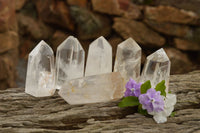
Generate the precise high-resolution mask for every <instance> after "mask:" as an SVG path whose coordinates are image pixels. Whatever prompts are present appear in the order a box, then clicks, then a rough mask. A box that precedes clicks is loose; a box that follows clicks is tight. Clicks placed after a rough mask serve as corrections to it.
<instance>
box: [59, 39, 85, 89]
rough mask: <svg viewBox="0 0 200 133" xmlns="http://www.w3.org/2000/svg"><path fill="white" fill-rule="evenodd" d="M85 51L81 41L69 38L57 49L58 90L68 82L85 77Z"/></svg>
mask: <svg viewBox="0 0 200 133" xmlns="http://www.w3.org/2000/svg"><path fill="white" fill-rule="evenodd" d="M84 62H85V51H84V50H83V48H82V46H81V44H80V43H79V41H78V40H77V39H76V38H75V37H73V36H69V37H68V38H67V39H66V40H65V41H64V42H62V43H61V44H60V46H59V47H58V48H57V53H56V88H57V89H60V88H61V86H62V84H63V83H64V82H65V81H66V80H70V79H74V78H80V77H83V75H84Z"/></svg>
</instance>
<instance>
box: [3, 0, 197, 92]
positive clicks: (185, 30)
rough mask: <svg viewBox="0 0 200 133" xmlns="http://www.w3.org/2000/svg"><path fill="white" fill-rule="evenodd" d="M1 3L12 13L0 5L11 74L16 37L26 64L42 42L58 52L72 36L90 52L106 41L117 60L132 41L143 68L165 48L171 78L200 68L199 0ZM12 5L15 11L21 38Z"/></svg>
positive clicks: (25, 0)
mask: <svg viewBox="0 0 200 133" xmlns="http://www.w3.org/2000/svg"><path fill="white" fill-rule="evenodd" d="M0 1H2V2H1V3H5V5H6V3H9V4H7V6H8V7H9V8H8V9H10V10H9V11H7V12H6V11H3V9H4V8H5V7H6V6H2V5H0V10H2V11H0V13H1V14H2V13H3V15H1V14H0V24H1V23H2V24H4V25H5V26H3V27H5V28H2V26H1V27H0V32H1V33H0V36H6V37H0V39H3V40H2V41H3V42H4V41H5V43H2V44H1V45H0V47H2V48H1V49H0V53H2V54H1V55H2V56H1V57H2V59H0V61H1V60H2V61H4V62H6V63H7V64H6V65H5V63H4V64H3V63H0V72H8V70H7V69H11V70H9V73H13V72H12V71H13V67H9V66H12V65H13V62H12V61H13V60H15V59H13V60H12V58H11V57H15V58H16V55H13V53H15V52H12V50H13V51H16V50H15V49H16V47H17V44H18V43H17V36H19V40H20V43H19V53H20V54H19V56H20V58H23V59H27V57H28V53H29V52H30V51H31V50H32V49H33V48H34V47H35V45H36V44H37V43H38V42H39V41H40V40H42V39H43V40H45V41H46V42H47V43H48V44H49V45H51V47H52V48H53V50H54V51H56V48H57V46H58V45H59V44H60V43H61V42H62V41H63V40H64V39H65V38H66V37H68V36H69V35H74V36H76V37H77V38H78V39H79V40H80V42H81V44H82V45H83V47H84V49H85V51H86V53H87V49H88V46H89V44H90V43H91V41H93V40H94V39H96V38H97V37H99V36H104V37H105V38H106V39H107V40H108V41H109V42H110V43H111V45H112V46H113V52H114V54H113V58H114V55H115V51H116V47H117V44H119V43H120V42H122V41H123V40H125V39H127V38H129V37H132V38H133V39H135V40H136V41H137V42H138V43H139V45H140V46H141V47H142V48H143V60H142V62H143V63H144V60H145V57H146V56H147V55H149V54H151V53H152V52H153V51H155V50H157V49H159V48H161V47H164V49H165V50H166V52H167V54H168V56H169V58H170V59H171V62H172V71H171V74H176V73H186V72H189V71H191V70H193V69H199V68H200V66H199V65H200V63H199V62H200V9H199V6H200V1H198V0H190V1H187V0H14V1H15V2H11V1H13V0H6V2H4V0H0ZM11 3H14V4H15V8H16V11H15V12H16V16H17V22H18V29H19V30H18V34H16V33H17V32H16V31H17V27H16V25H15V22H16V21H15V20H14V19H15V17H14V16H15V13H14V10H13V9H12V8H11V5H12V4H11ZM6 9H7V8H6ZM4 14H6V15H4ZM9 16H10V17H9ZM5 17H8V18H5ZM9 18H10V19H9ZM12 19H13V20H12ZM4 21H5V22H4ZM8 35H9V36H8ZM10 38H12V39H10ZM15 38H16V40H15ZM2 49H3V50H2ZM7 54H8V55H9V56H8V55H7ZM11 54H12V55H11ZM4 56H5V58H4ZM8 57H9V58H10V59H7V58H8ZM2 64H3V65H2ZM1 65H2V66H1ZM1 69H2V70H1ZM4 70H6V71H4ZM8 77H9V80H8ZM5 79H6V80H5ZM11 79H14V77H13V75H12V76H7V77H6V75H5V74H3V76H2V77H1V76H0V80H1V81H3V80H5V81H6V82H7V80H8V81H9V82H7V84H8V83H10V80H11ZM9 86H10V85H9ZM3 87H4V86H3ZM0 88H2V87H1V85H0Z"/></svg>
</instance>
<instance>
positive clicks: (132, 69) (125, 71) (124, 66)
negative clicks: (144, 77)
mask: <svg viewBox="0 0 200 133" xmlns="http://www.w3.org/2000/svg"><path fill="white" fill-rule="evenodd" d="M140 67H141V48H140V46H139V45H138V44H137V43H136V42H135V41H134V40H133V39H132V38H128V39H127V40H125V41H123V42H122V43H120V44H119V45H118V47H117V54H116V59H115V66H114V71H115V72H120V74H121V75H122V77H123V78H124V81H125V83H126V82H128V81H129V79H130V78H132V79H134V80H135V81H139V78H140Z"/></svg>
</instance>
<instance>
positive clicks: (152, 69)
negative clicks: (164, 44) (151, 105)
mask: <svg viewBox="0 0 200 133" xmlns="http://www.w3.org/2000/svg"><path fill="white" fill-rule="evenodd" d="M170 66H171V63H170V60H169V58H168V56H167V54H166V53H165V51H164V49H163V48H161V49H159V50H157V51H156V52H154V53H153V54H151V55H149V56H148V57H147V59H146V62H145V65H144V68H143V71H142V75H141V79H140V81H141V82H145V81H147V80H150V81H151V86H152V88H155V87H156V85H157V84H158V83H159V82H161V81H162V80H165V85H166V92H168V86H169V76H170Z"/></svg>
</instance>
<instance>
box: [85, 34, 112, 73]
mask: <svg viewBox="0 0 200 133" xmlns="http://www.w3.org/2000/svg"><path fill="white" fill-rule="evenodd" d="M110 72H112V47H111V45H110V44H109V43H108V41H106V39H105V38H104V37H102V36H101V37H99V38H97V39H96V40H95V41H93V42H92V43H91V44H90V46H89V52H88V57H87V63H86V70H85V76H90V75H97V74H103V73H110Z"/></svg>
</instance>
